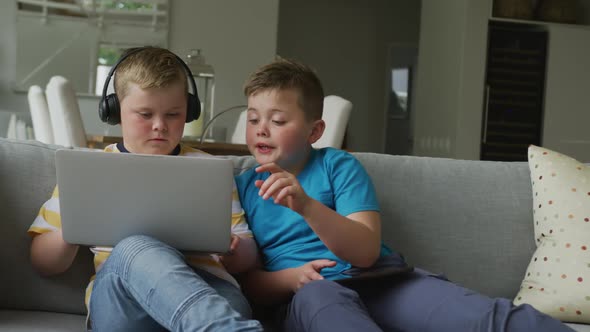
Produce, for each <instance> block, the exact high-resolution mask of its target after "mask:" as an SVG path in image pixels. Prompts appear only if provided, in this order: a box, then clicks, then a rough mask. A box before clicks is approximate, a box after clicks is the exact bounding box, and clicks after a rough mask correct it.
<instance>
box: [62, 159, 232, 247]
mask: <svg viewBox="0 0 590 332" xmlns="http://www.w3.org/2000/svg"><path fill="white" fill-rule="evenodd" d="M55 159H56V160H55V164H56V172H57V185H58V188H59V205H60V214H61V223H62V232H63V238H64V240H65V241H66V242H69V243H74V244H82V245H95V246H114V245H116V244H117V243H118V242H119V241H120V240H122V239H124V238H125V237H127V236H130V235H136V234H144V235H149V236H152V237H154V238H156V239H158V240H160V241H162V242H164V243H167V244H169V245H171V246H172V247H174V248H177V249H179V250H183V251H199V252H212V253H224V252H227V251H228V250H229V245H230V241H231V211H232V190H233V184H234V182H233V163H232V162H231V160H228V159H221V158H214V157H208V156H203V157H186V156H162V155H143V154H131V153H105V152H100V151H87V150H58V151H56V154H55Z"/></svg>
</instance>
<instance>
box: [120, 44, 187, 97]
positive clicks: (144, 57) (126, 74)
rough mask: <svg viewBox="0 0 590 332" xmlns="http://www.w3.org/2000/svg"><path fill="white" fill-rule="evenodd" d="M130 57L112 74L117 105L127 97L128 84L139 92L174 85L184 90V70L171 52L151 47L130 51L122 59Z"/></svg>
mask: <svg viewBox="0 0 590 332" xmlns="http://www.w3.org/2000/svg"><path fill="white" fill-rule="evenodd" d="M127 54H130V55H129V56H128V57H127V58H126V59H125V60H123V62H121V63H120V64H119V65H118V66H117V69H116V71H115V93H116V94H117V98H118V99H119V101H121V100H123V99H124V98H125V97H126V96H127V95H128V93H129V83H134V84H137V85H139V87H140V88H142V89H150V88H166V87H169V86H171V85H173V84H175V83H178V82H181V83H183V85H184V87H185V89H186V90H187V96H188V83H187V75H188V73H187V72H186V69H185V68H184V66H183V65H182V64H181V63H180V61H182V60H181V59H179V58H178V57H177V56H176V55H175V54H174V53H172V52H171V51H169V50H167V49H164V48H160V47H153V46H146V47H139V48H130V49H127V50H126V51H125V53H124V54H123V56H125V55H127Z"/></svg>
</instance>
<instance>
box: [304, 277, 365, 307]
mask: <svg viewBox="0 0 590 332" xmlns="http://www.w3.org/2000/svg"><path fill="white" fill-rule="evenodd" d="M343 301H344V302H347V301H354V302H357V301H359V296H358V294H357V292H355V291H353V290H351V289H349V288H346V287H344V286H342V285H340V284H338V283H336V282H334V281H330V280H316V281H312V282H310V283H307V284H306V285H305V286H303V287H302V288H301V289H299V291H297V293H295V295H294V296H293V300H292V305H297V306H299V307H302V308H310V309H311V308H315V309H320V308H322V307H325V306H327V305H330V304H335V303H341V302H343Z"/></svg>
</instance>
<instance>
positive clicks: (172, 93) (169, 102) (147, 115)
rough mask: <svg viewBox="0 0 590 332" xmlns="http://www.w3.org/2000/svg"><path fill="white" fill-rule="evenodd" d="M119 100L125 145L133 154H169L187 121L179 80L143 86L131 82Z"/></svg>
mask: <svg viewBox="0 0 590 332" xmlns="http://www.w3.org/2000/svg"><path fill="white" fill-rule="evenodd" d="M128 91H129V93H128V94H127V96H126V97H125V98H124V99H123V100H121V101H120V103H121V131H122V133H123V143H124V144H125V148H126V149H127V150H129V151H130V152H133V153H144V154H170V153H171V152H172V151H173V150H174V148H175V147H176V146H177V145H178V143H179V142H180V139H181V138H182V132H183V130H184V123H185V120H186V107H187V106H186V103H187V92H186V89H185V86H184V85H183V84H182V83H181V82H178V83H174V84H172V85H170V86H168V87H165V88H150V89H142V88H140V87H139V86H138V85H137V84H134V83H130V85H129V90H128Z"/></svg>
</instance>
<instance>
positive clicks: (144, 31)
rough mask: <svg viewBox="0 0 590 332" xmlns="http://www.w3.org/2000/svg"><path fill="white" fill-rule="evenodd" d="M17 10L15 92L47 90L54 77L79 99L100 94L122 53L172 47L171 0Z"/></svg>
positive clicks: (52, 1) (96, 0)
mask: <svg viewBox="0 0 590 332" xmlns="http://www.w3.org/2000/svg"><path fill="white" fill-rule="evenodd" d="M17 4H18V16H17V29H16V30H17V59H18V60H17V69H16V72H17V73H16V82H15V89H16V90H20V91H25V90H27V89H28V87H29V86H31V85H33V84H36V85H40V86H43V87H44V86H45V85H46V84H47V82H48V81H49V79H50V78H51V76H54V75H61V76H64V77H66V78H67V79H68V80H70V82H72V84H73V86H74V88H75V89H76V91H77V92H78V93H80V94H92V95H94V94H101V93H102V85H103V82H104V78H106V73H108V70H109V69H110V68H109V66H111V65H112V64H114V62H115V61H116V59H117V58H118V56H119V55H120V54H121V51H122V50H123V49H125V48H128V47H134V46H143V45H154V46H161V47H167V46H168V45H167V44H168V21H169V18H168V9H169V1H168V0H141V1H112V0H79V1H75V0H62V1H58V0H47V1H38V0H17ZM105 71H106V73H105ZM102 77H104V78H102ZM101 78H102V80H101Z"/></svg>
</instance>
